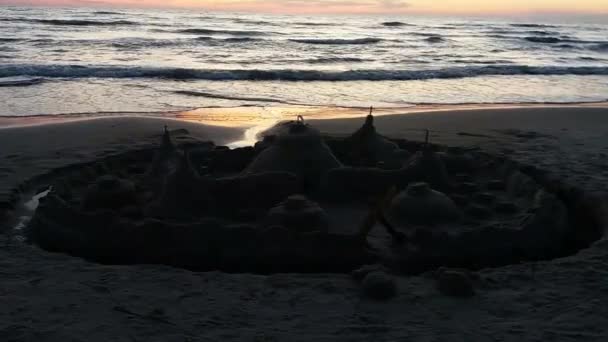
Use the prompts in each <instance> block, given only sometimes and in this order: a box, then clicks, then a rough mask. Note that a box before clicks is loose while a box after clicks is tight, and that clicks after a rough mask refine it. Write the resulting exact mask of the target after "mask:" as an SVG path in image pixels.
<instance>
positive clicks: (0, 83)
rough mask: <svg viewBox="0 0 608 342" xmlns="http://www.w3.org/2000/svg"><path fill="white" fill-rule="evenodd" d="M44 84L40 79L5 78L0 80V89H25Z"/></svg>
mask: <svg viewBox="0 0 608 342" xmlns="http://www.w3.org/2000/svg"><path fill="white" fill-rule="evenodd" d="M42 82H44V79H42V78H27V77H7V78H0V88H2V87H27V86H31V85H36V84H40V83H42Z"/></svg>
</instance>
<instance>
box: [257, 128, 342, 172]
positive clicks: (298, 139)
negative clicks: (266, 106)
mask: <svg viewBox="0 0 608 342" xmlns="http://www.w3.org/2000/svg"><path fill="white" fill-rule="evenodd" d="M281 127H282V129H281V130H279V131H278V133H277V135H276V137H275V139H274V141H273V143H272V144H271V145H270V146H269V147H268V148H266V149H265V150H264V151H262V152H261V153H260V154H259V155H258V157H257V158H256V159H255V160H254V161H253V162H252V163H251V164H250V165H249V166H248V167H247V168H246V169H245V173H262V172H271V171H283V172H290V173H293V174H296V175H298V176H299V177H301V178H302V179H303V180H304V181H305V182H306V183H307V184H318V183H319V181H320V179H321V177H322V176H323V175H324V174H325V173H327V171H329V170H331V169H333V168H337V167H340V166H341V164H340V162H339V161H338V159H337V158H336V157H335V156H334V155H333V153H332V152H331V150H330V149H329V147H328V146H327V145H326V144H325V143H324V142H323V139H322V137H321V134H320V132H319V131H318V130H316V129H314V128H312V127H310V126H309V125H308V124H306V123H304V119H303V118H302V117H301V116H298V120H297V121H291V122H288V123H286V124H282V125H281Z"/></svg>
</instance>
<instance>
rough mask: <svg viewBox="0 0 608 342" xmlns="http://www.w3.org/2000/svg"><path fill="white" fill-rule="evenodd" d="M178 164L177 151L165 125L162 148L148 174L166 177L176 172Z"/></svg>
mask: <svg viewBox="0 0 608 342" xmlns="http://www.w3.org/2000/svg"><path fill="white" fill-rule="evenodd" d="M177 163H178V155H177V149H176V148H175V145H174V144H173V141H171V135H170V134H169V130H168V129H167V126H166V125H165V130H164V132H163V135H162V138H161V144H160V148H159V149H158V151H157V152H156V155H155V156H154V160H153V161H152V166H151V167H150V170H148V174H149V175H150V176H152V177H157V176H162V175H166V174H168V173H169V172H172V171H175V167H176V166H177Z"/></svg>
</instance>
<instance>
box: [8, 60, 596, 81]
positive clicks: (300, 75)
mask: <svg viewBox="0 0 608 342" xmlns="http://www.w3.org/2000/svg"><path fill="white" fill-rule="evenodd" d="M493 75H608V66H605V67H596V66H589V67H583V66H576V67H574V66H573V67H567V66H526V65H484V66H463V67H450V68H441V69H429V70H348V71H321V70H293V69H283V70H259V69H251V70H247V69H218V70H216V69H187V68H155V67H127V66H84V65H13V64H11V65H2V66H0V77H17V76H29V77H45V78H164V79H176V80H182V79H183V80H194V79H200V80H210V81H223V80H227V81H237V80H251V81H272V80H285V81H400V80H402V81H406V80H424V79H448V78H467V77H476V76H493Z"/></svg>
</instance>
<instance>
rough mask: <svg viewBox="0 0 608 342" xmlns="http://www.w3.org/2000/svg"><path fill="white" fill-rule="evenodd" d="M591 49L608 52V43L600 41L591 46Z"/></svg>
mask: <svg viewBox="0 0 608 342" xmlns="http://www.w3.org/2000/svg"><path fill="white" fill-rule="evenodd" d="M589 49H591V50H593V51H600V52H608V43H598V44H596V45H593V46H591V47H590V48H589Z"/></svg>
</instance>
